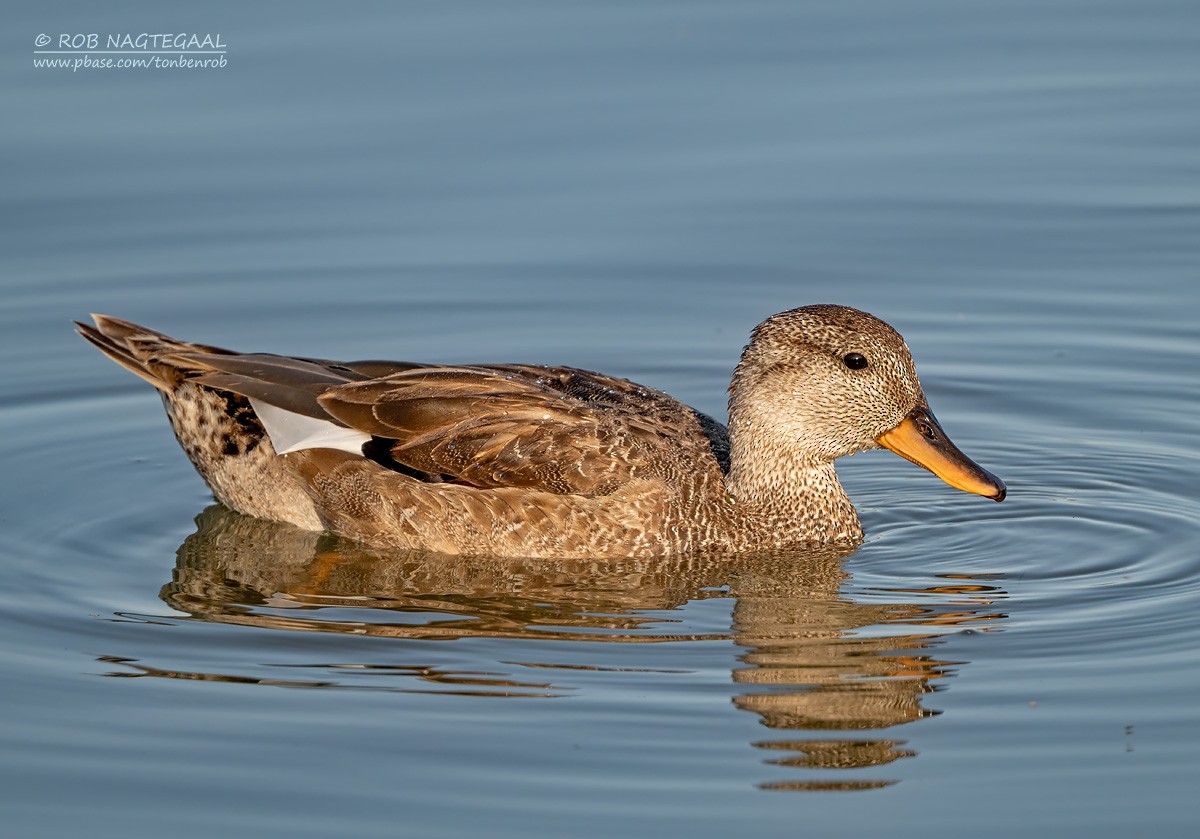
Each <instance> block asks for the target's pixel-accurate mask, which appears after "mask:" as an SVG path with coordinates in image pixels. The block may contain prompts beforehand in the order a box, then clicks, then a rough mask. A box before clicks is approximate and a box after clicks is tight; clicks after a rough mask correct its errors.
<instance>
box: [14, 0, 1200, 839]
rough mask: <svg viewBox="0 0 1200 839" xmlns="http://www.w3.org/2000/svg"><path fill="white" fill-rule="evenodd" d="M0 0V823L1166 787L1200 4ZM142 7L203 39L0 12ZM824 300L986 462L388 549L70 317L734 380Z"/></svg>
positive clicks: (598, 813)
mask: <svg viewBox="0 0 1200 839" xmlns="http://www.w3.org/2000/svg"><path fill="white" fill-rule="evenodd" d="M4 17H5V23H6V26H5V31H7V32H9V33H10V34H12V35H13V37H12V38H10V39H9V41H8V44H7V46H6V50H7V56H6V59H7V60H6V61H5V62H3V65H4V69H3V71H0V72H3V74H4V84H3V85H2V86H0V91H2V92H0V96H2V97H3V99H4V113H5V114H6V118H5V120H4V126H5V127H4V131H3V132H2V133H0V160H2V161H3V163H2V164H0V165H2V166H3V184H4V189H3V191H2V193H0V214H2V222H3V223H2V224H0V284H2V288H3V291H4V299H5V301H6V305H5V306H4V307H3V311H0V327H2V328H0V335H2V336H3V337H2V338H0V341H3V348H4V358H5V360H6V362H7V363H6V368H5V370H6V374H5V376H4V384H3V386H2V390H0V430H2V433H0V458H2V460H0V462H2V463H3V464H4V473H5V492H4V500H3V507H2V511H0V523H2V525H3V531H2V533H3V535H2V536H0V555H2V556H3V561H2V564H0V637H2V638H3V639H4V642H3V644H2V645H0V668H2V670H0V672H2V673H3V684H4V687H3V690H2V691H0V712H2V713H3V717H4V719H5V721H6V722H5V725H4V726H3V728H0V744H2V751H0V754H3V759H2V760H0V812H3V815H4V821H5V825H6V829H7V830H8V831H9V832H11V833H12V835H22V836H50V835H76V834H81V833H87V834H88V835H93V836H118V835H119V836H151V835H154V836H157V835H161V834H162V832H163V830H164V829H168V830H170V832H171V833H172V834H173V835H176V836H181V837H188V836H209V835H212V834H213V833H214V832H218V831H223V832H226V833H229V834H232V835H256V836H264V837H270V836H289V837H296V836H330V835H354V836H364V837H365V836H394V835H412V836H422V837H426V836H429V837H433V836H438V837H441V836H447V837H448V836H479V835H488V836H516V835H521V836H596V837H601V836H611V835H614V834H616V835H630V836H650V835H661V834H663V833H670V834H672V835H688V836H697V837H700V836H718V835H727V834H731V833H736V834H738V835H747V836H790V835H795V834H796V833H797V832H807V833H812V834H814V835H820V836H837V835H847V836H851V835H863V834H866V833H867V832H869V831H877V832H882V831H887V832H888V833H889V834H890V835H904V836H917V835H920V836H959V835H963V834H965V833H967V832H970V833H971V834H972V835H976V836H1008V835H1012V834H1013V833H1014V832H1016V831H1030V830H1032V831H1033V832H1034V833H1035V834H1038V835H1058V836H1084V835H1086V836H1092V837H1107V836H1113V837H1117V836H1121V837H1124V836H1130V835H1135V834H1138V835H1146V834H1150V833H1153V834H1155V835H1159V836H1191V835H1194V832H1195V830H1196V827H1197V818H1196V816H1195V811H1194V807H1193V806H1192V803H1191V799H1192V797H1193V796H1194V790H1195V788H1196V784H1197V781H1200V761H1197V758H1196V756H1195V747H1194V744H1195V743H1196V742H1197V738H1198V737H1200V720H1198V717H1197V714H1196V711H1195V696H1196V693H1197V690H1198V689H1200V665H1198V663H1197V658H1196V654H1195V650H1196V648H1197V646H1198V644H1200V623H1198V621H1197V619H1196V617H1195V615H1196V614H1197V609H1198V607H1200V584H1198V582H1197V580H1198V572H1200V561H1198V557H1197V551H1196V545H1197V536H1198V533H1197V520H1198V518H1200V503H1198V502H1197V500H1196V498H1197V494H1196V491H1195V475H1196V474H1197V471H1198V468H1200V455H1198V454H1197V447H1196V440H1197V431H1198V430H1200V428H1198V426H1200V420H1198V419H1197V411H1196V405H1197V400H1198V397H1200V380H1198V379H1197V376H1196V370H1197V369H1200V368H1198V363H1197V362H1198V355H1200V340H1198V339H1200V334H1198V328H1197V323H1200V291H1198V286H1197V269H1196V265H1197V264H1200V236H1198V235H1197V230H1200V180H1198V176H1200V152H1197V148H1198V144H1197V141H1198V140H1200V115H1198V112H1197V110H1196V108H1195V107H1194V105H1195V90H1196V86H1197V83H1198V82H1200V62H1197V60H1196V56H1197V55H1198V54H1200V50H1198V47H1200V43H1197V42H1198V41H1200V38H1198V37H1197V32H1200V29H1198V28H1197V24H1200V13H1198V11H1197V9H1196V8H1195V7H1194V5H1192V4H1187V3H1170V2H1136V3H1135V2H1131V0H1130V1H1129V2H1087V3H1083V2H1065V0H1060V1H1059V2H1049V3H1047V2H1039V3H1033V2H1016V3H1006V4H1002V5H992V6H984V5H981V4H962V3H954V2H949V0H946V1H945V2H937V0H924V1H923V2H917V3H906V4H891V3H885V2H879V1H878V0H862V2H853V3H842V4H816V3H813V4H797V3H784V2H777V3H769V2H764V3H740V4H736V5H735V4H695V3H687V4H684V3H670V2H651V3H637V4H632V3H631V4H625V3H617V4H591V5H583V4H562V3H505V4H484V3H474V4H434V5H429V4H375V5H369V4H357V5H355V6H353V7H348V8H342V7H337V8H336V9H335V8H333V7H325V6H320V5H306V4H289V6H288V7H287V12H286V14H283V13H281V11H280V9H279V8H269V7H255V8H249V9H247V8H243V7H242V6H241V5H239V4H208V5H207V6H205V7H204V8H197V9H195V10H191V11H188V12H187V13H183V14H179V13H173V15H171V16H169V17H170V18H171V19H170V20H166V21H164V17H163V15H162V14H161V11H160V10H159V9H158V7H157V6H156V5H151V4H128V5H125V6H123V7H122V8H120V9H112V8H108V7H104V8H100V7H96V6H95V5H94V4H74V5H69V4H68V5H61V6H56V7H55V8H54V9H53V10H49V9H46V8H43V7H42V6H40V5H36V4H17V5H12V4H10V5H9V6H8V7H6V9H5V11H4ZM163 27H165V28H166V29H167V30H168V31H184V30H186V31H196V32H214V33H215V32H219V33H221V34H222V37H223V39H224V41H225V42H226V43H227V45H228V56H227V61H228V64H227V66H226V67H225V68H223V69H215V70H206V71H183V70H179V69H176V70H174V71H169V70H166V69H158V70H141V71H134V70H121V71H118V70H96V71H92V72H90V73H84V72H82V71H80V72H77V73H72V72H70V71H66V70H60V69H54V70H51V69H46V68H41V69H35V68H34V67H33V66H32V63H31V58H32V56H31V53H32V50H33V48H34V47H33V43H34V39H35V37H36V36H37V35H38V34H40V33H44V32H45V33H51V34H52V35H57V34H59V33H62V32H67V33H72V32H82V33H91V32H98V33H101V34H103V33H123V32H132V33H135V34H136V33H140V32H144V31H149V32H158V31H161V30H162V28H163ZM813 302H839V303H845V304H848V305H854V306H858V307H860V308H864V309H866V310H868V311H871V312H872V313H874V314H877V315H879V316H881V317H883V318H885V319H886V320H888V321H889V322H891V323H892V324H893V325H895V326H896V327H897V328H898V329H899V330H900V331H901V332H902V333H903V334H904V335H905V336H906V337H907V339H908V341H909V344H910V345H911V347H912V348H913V351H914V354H915V355H916V359H917V363H918V368H919V370H920V371H921V374H922V377H923V380H924V383H925V386H926V390H927V392H928V394H929V397H930V400H931V403H932V405H933V407H934V409H935V410H936V411H937V413H938V415H939V417H940V418H941V420H942V421H943V423H944V425H945V426H946V427H947V430H948V431H949V432H950V434H951V436H952V437H954V439H955V440H956V442H957V443H958V444H959V445H960V446H961V447H962V448H963V449H964V450H965V451H966V452H967V453H968V454H970V455H971V456H972V457H973V458H975V459H976V460H978V462H980V463H981V464H983V465H984V466H985V467H987V468H988V469H990V470H992V471H994V472H995V473H996V474H998V475H1000V476H1001V477H1003V478H1004V479H1005V480H1006V481H1007V483H1008V485H1009V487H1010V494H1009V500H1008V501H1006V502H1005V503H1004V504H1002V505H996V504H992V503H990V502H985V501H983V500H982V499H978V498H974V497H970V496H967V495H964V494H961V493H956V492H955V491H953V490H951V489H949V488H947V487H945V486H943V485H941V484H940V483H939V482H938V481H936V479H934V478H932V477H931V476H929V475H928V474H926V473H924V472H922V471H920V470H918V469H916V468H915V467H913V466H911V465H910V464H907V463H904V462H903V461H901V460H900V459H899V458H896V457H894V456H892V455H890V454H888V453H872V454H870V455H862V456H858V457H855V458H852V459H850V460H849V461H847V462H845V464H844V466H843V467H842V469H841V472H842V475H843V479H844V482H845V484H846V485H847V488H848V490H849V492H850V494H851V496H852V497H853V498H854V500H855V502H856V504H857V505H858V507H859V509H860V512H861V513H862V514H863V519H864V523H865V525H866V527H867V530H868V539H867V542H866V543H865V544H864V545H863V546H862V547H861V548H860V549H859V550H858V551H856V552H854V553H852V554H850V555H848V556H839V555H836V554H805V555H791V556H752V557H739V558H729V559H727V560H721V559H712V560H709V561H707V562H704V563H700V562H697V561H689V560H679V561H672V562H624V561H619V560H610V561H604V562H595V563H588V562H579V561H569V562H552V561H537V562H533V561H526V562H517V561H500V560H491V561H484V560H472V561H463V560H453V561H451V560H446V559H435V558H424V559H418V558H412V557H387V556H382V557H381V556H378V555H375V554H372V553H370V552H368V551H365V550H363V549H360V548H356V547H355V546H353V545H350V544H347V543H344V542H338V541H336V540H333V539H331V538H330V537H322V536H319V535H314V534H303V533H297V532H296V531H292V530H289V529H287V528H284V527H278V526H274V525H269V524H264V523H261V522H256V521H253V520H249V519H246V518H243V517H239V516H236V515H233V514H230V513H228V512H226V511H223V510H222V509H221V508H219V507H212V506H211V505H212V501H211V498H210V497H209V496H208V495H207V494H206V491H205V489H204V487H203V485H202V483H201V482H200V481H199V479H198V478H197V477H196V476H195V474H194V473H193V471H192V470H191V468H190V467H189V466H188V464H187V463H186V461H185V459H184V457H183V455H182V454H181V453H180V452H179V451H178V448H177V446H176V444H175V442H174V440H173V438H172V436H171V433H170V431H169V428H168V426H167V424H166V422H165V420H164V418H163V417H162V415H161V409H160V408H159V406H158V400H157V398H156V396H155V395H154V393H153V392H152V391H151V390H150V389H149V388H148V387H146V386H145V385H144V384H143V383H141V382H140V381H138V380H137V379H135V378H134V377H132V376H130V375H128V374H127V373H125V372H124V371H122V370H120V369H118V368H117V367H115V366H114V365H112V364H111V363H110V362H108V361H106V360H105V359H103V358H102V357H100V356H99V355H98V354H97V353H96V352H95V351H94V350H92V349H91V348H90V347H87V346H86V345H85V344H84V343H83V342H81V341H79V340H78V339H77V338H76V337H75V336H73V335H72V334H71V333H70V330H69V327H68V321H69V320H70V319H72V318H78V317H81V316H83V315H84V314H85V313H86V312H88V311H101V312H108V313H112V314H116V315H119V316H123V317H127V318H131V319H133V320H136V321H139V322H143V323H146V324H148V325H151V326H154V327H157V328H160V329H163V330H165V331H167V332H170V333H172V334H176V335H178V336H181V337H184V338H188V339H192V340H198V341H204V342H207V343H215V344H219V345H228V346H232V347H235V348H240V349H256V350H271V351H277V352H292V353H297V354H305V355H311V356H326V357H339V356H340V357H372V356H375V357H377V356H392V357H398V358H411V359H415V360H430V361H443V362H464V361H529V362H537V363H563V364H573V365H577V366H582V367H587V368H592V369H600V370H604V371H606V372H610V373H614V374H618V375H622V376H628V377H631V378H634V379H636V380H638V381H641V382H644V383H646V384H649V385H653V386H656V387H660V388H662V389H664V390H667V391H669V392H671V393H672V394H674V395H676V396H678V397H680V398H682V399H685V400H686V401H688V402H690V403H691V404H694V405H695V406H696V407H698V408H700V409H701V410H704V411H707V412H710V413H714V414H718V415H720V414H723V409H724V406H723V402H724V388H725V386H726V385H727V382H728V375H729V372H730V370H731V369H732V366H733V363H734V362H735V360H736V358H737V354H738V352H739V350H740V348H741V346H742V344H743V343H744V341H745V339H746V335H747V334H748V332H749V330H750V328H751V327H752V326H753V325H754V324H755V323H756V322H758V321H759V320H761V319H762V318H763V317H765V316H767V315H769V314H771V313H773V312H775V311H779V310H782V309H785V308H790V307H793V306H797V305H802V304H805V303H813Z"/></svg>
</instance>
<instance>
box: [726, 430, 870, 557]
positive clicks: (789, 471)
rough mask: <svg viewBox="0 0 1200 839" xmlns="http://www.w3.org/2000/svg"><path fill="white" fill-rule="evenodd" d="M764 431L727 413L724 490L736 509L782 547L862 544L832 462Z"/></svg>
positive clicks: (851, 507)
mask: <svg viewBox="0 0 1200 839" xmlns="http://www.w3.org/2000/svg"><path fill="white" fill-rule="evenodd" d="M768 428H769V427H764V426H763V425H762V424H760V423H757V422H755V421H754V419H753V417H751V416H747V415H746V412H739V411H737V410H734V411H731V414H730V418H729V437H730V455H729V475H728V477H727V479H726V489H727V490H728V493H729V495H730V497H731V499H732V502H733V503H734V504H735V505H736V507H737V508H739V509H740V510H742V511H743V512H744V514H745V515H746V516H747V517H748V518H749V519H751V520H753V521H754V522H755V523H758V524H760V525H761V526H762V527H764V528H767V529H769V530H770V531H771V536H772V538H773V539H774V540H775V541H778V542H779V543H780V544H786V543H792V542H840V541H855V542H857V541H860V540H861V539H862V535H863V531H862V524H861V523H860V522H859V519H858V513H857V512H856V511H855V509H854V505H853V504H851V503H850V498H849V497H848V496H847V495H846V491H845V490H844V489H842V484H841V482H840V481H838V477H837V472H836V471H835V470H834V467H833V461H831V460H823V459H820V458H817V457H811V456H805V455H804V453H803V452H802V451H800V450H799V448H798V447H797V445H796V444H795V442H793V441H789V440H785V439H779V438H778V437H776V436H773V435H772V434H771V433H770V431H769V430H768Z"/></svg>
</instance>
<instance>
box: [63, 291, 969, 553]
mask: <svg viewBox="0 0 1200 839" xmlns="http://www.w3.org/2000/svg"><path fill="white" fill-rule="evenodd" d="M93 319H94V321H95V326H94V327H93V326H90V325H86V324H78V327H79V331H80V333H81V334H82V335H83V336H84V337H85V338H86V339H88V340H89V341H91V342H92V343H93V344H95V345H96V346H97V347H98V348H99V349H100V350H101V351H102V352H104V353H105V354H106V355H108V356H109V357H110V358H112V359H113V360H114V361H116V362H117V363H119V364H121V365H122V366H123V367H126V368H127V369H129V370H131V371H132V372H134V373H135V374H136V375H138V376H140V377H141V378H143V379H145V380H146V381H148V382H150V383H151V384H152V385H154V387H156V388H157V389H158V390H159V391H160V392H161V394H162V398H163V402H164V404H165V405H166V408H167V414H168V416H169V417H170V420H171V424H172V426H173V428H174V429H175V433H176V436H177V437H178V438H179V442H180V444H181V445H182V447H183V449H184V451H185V452H186V453H187V455H188V457H189V458H190V459H191V461H192V463H193V464H195V466H196V469H197V470H198V471H199V473H200V475H201V476H202V477H203V478H204V480H205V481H206V482H207V483H208V485H209V487H210V488H211V489H212V491H213V493H214V494H215V495H216V497H217V498H218V499H219V500H220V501H221V502H222V503H224V504H226V505H227V506H229V507H231V508H233V509H235V510H238V511H241V512H244V513H248V514H250V515H254V516H259V517H262V518H268V519H275V520H279V521H285V522H290V523H291V524H294V525H296V526H298V527H302V528H306V529H310V530H319V529H327V530H332V531H335V532H337V533H340V534H343V535H345V536H349V537H351V538H355V539H358V540H361V541H363V542H367V543H370V544H374V545H379V546H394V547H402V548H420V549H427V550H433V551H440V552H443V553H450V554H499V555H506V556H564V557H566V556H572V557H578V556H596V557H600V556H660V555H665V554H672V553H680V552H686V551H702V550H724V551H729V550H733V551H738V550H761V549H766V548H775V547H785V546H789V545H795V544H798V543H805V542H851V543H853V542H855V541H857V540H859V539H861V537H862V529H861V526H860V525H859V521H858V516H857V514H856V513H855V512H854V508H853V506H852V505H851V504H850V502H849V499H847V498H846V495H845V493H844V492H843V491H842V488H841V486H840V484H839V483H838V480H837V475H836V473H835V472H834V470H833V460H834V458H836V457H839V456H842V455H844V454H849V453H852V452H853V451H858V450H861V449H863V448H874V447H876V446H877V444H876V443H875V438H876V437H878V436H879V435H880V434H882V433H884V432H886V431H888V430H889V429H892V428H894V427H896V426H897V425H898V424H900V423H901V422H902V420H904V418H905V417H906V415H908V414H909V413H910V412H911V411H912V410H914V408H919V407H921V406H923V405H924V397H923V395H922V394H921V389H920V384H919V383H918V381H917V379H916V373H915V370H914V369H913V367H912V360H911V358H910V357H909V355H908V351H907V348H906V347H905V346H904V342H903V340H902V339H901V338H900V336H899V335H897V334H896V333H895V331H894V330H892V329H891V327H889V326H887V324H884V323H883V322H882V321H879V320H877V319H876V318H873V317H871V316H870V315H867V314H864V313H862V312H857V311H855V310H853V309H846V308H843V307H807V308H805V309H796V310H793V311H791V312H785V313H783V314H781V315H776V316H775V317H774V318H771V319H770V320H768V321H766V322H765V323H764V324H762V325H760V326H759V327H758V329H756V330H755V334H754V336H753V339H752V341H751V344H750V346H748V347H747V348H746V351H745V353H744V354H743V358H742V361H741V363H740V364H739V365H738V370H737V372H736V374H735V377H734V383H733V386H732V387H731V400H730V428H729V429H728V430H727V429H726V428H725V426H723V425H721V424H720V423H719V422H717V421H716V420H714V419H712V418H711V417H708V416H706V415H704V414H701V413H699V412H697V411H695V410H694V409H691V408H689V407H687V406H686V405H683V404H682V403H680V402H678V401H676V400H675V399H672V398H671V397H670V396H667V395H666V394H664V393H661V392H659V391H656V390H652V389H650V388H646V387H642V386H640V385H637V384H634V383H633V382H630V381H627V380H624V379H616V378H612V377H609V376H604V375H601V374H598V373H592V372H588V371H585V370H575V369H571V368H567V367H537V366H529V365H469V366H456V367H438V366H431V365H423V364H411V363H405V362H390V361H360V362H332V361H325V360H320V359H308V358H290V357H286V356H278V355H270V354H263V353H258V354H242V353H233V352H229V351H227V350H222V349H218V348H215V347H209V346H205V345H202V344H192V343H186V342H183V341H177V340H175V339H173V338H170V337H168V336H166V335H163V334H162V333H159V332H154V331H152V330H149V329H146V328H144V327H140V326H137V325H136V324H133V323H129V322H128V321H123V320H119V319H117V318H111V317H106V316H103V315H94V316H93ZM851 349H853V350H854V351H857V352H863V353H869V354H870V357H871V358H872V359H873V365H874V368H873V369H872V370H871V374H870V375H868V376H862V375H855V373H854V371H852V370H847V367H846V365H845V364H844V363H843V360H842V359H843V356H844V355H845V353H846V352H849V351H851ZM256 404H257V405H259V406H260V409H261V411H262V412H263V416H264V417H267V420H268V422H267V425H266V426H264V423H263V421H261V417H260V416H258V415H257V414H256V412H255V407H254V406H255V405H256ZM263 406H266V407H263ZM270 406H273V407H274V408H277V409H281V411H282V412H283V413H282V414H281V413H280V411H273V410H270V411H269V410H268V407H270ZM276 414H280V415H281V416H283V417H285V418H286V417H287V416H289V415H299V416H300V417H307V418H309V419H308V420H305V421H304V423H306V424H307V425H306V427H308V426H313V427H316V428H318V429H320V428H328V429H329V430H330V437H331V439H332V437H334V436H337V434H335V432H339V429H343V430H345V433H341V434H340V437H341V438H342V439H350V440H354V441H356V440H367V442H366V443H365V444H363V445H362V448H361V451H358V450H357V448H356V447H357V445H358V443H357V442H353V443H351V444H348V445H347V444H343V445H342V446H341V449H338V448H329V447H320V444H319V442H318V443H317V444H315V447H303V448H300V450H297V451H290V452H289V453H287V454H284V455H279V454H276V450H275V447H274V446H273V444H272V439H271V435H277V431H278V429H276V428H275V426H274V425H272V422H274V421H275V419H274V415H276ZM268 415H270V416H268ZM313 420H316V421H319V422H313ZM268 428H269V429H270V432H269V433H268ZM356 435H357V436H356ZM318 439H319V438H318ZM276 443H278V436H277V439H276ZM305 445H307V444H305ZM342 449H348V450H342ZM905 456H908V455H905ZM910 459H912V458H910ZM989 477H990V476H989ZM972 491H974V490H972Z"/></svg>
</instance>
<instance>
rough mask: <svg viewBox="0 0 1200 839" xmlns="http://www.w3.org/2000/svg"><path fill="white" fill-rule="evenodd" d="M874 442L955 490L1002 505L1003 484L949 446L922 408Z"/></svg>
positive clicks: (945, 437) (926, 410) (947, 438)
mask: <svg viewBox="0 0 1200 839" xmlns="http://www.w3.org/2000/svg"><path fill="white" fill-rule="evenodd" d="M875 442H877V443H879V445H881V446H883V447H884V448H886V449H891V450H892V451H894V452H895V453H896V454H898V455H900V456H901V457H902V458H904V459H905V460H910V461H912V462H913V463H915V464H917V465H918V466H922V467H924V468H926V469H928V470H929V471H930V472H932V473H933V474H935V475H937V476H938V477H939V478H941V479H942V480H943V481H945V482H946V483H948V484H950V486H952V487H954V488H955V489H961V490H962V491H963V492H973V493H975V494H976V495H983V496H986V497H988V498H994V499H996V500H997V501H1003V500H1004V495H1005V493H1006V492H1007V489H1006V488H1005V486H1004V481H1002V480H1000V479H999V478H997V477H996V476H995V475H993V474H992V473H991V472H989V471H987V470H986V469H984V468H983V467H981V466H979V464H977V463H975V462H974V461H973V460H971V459H970V458H969V457H967V456H966V455H965V454H963V453H962V452H961V451H959V450H958V447H957V446H955V445H954V444H953V443H951V442H950V438H949V437H947V436H946V432H945V431H943V430H942V426H941V425H940V424H938V421H937V419H935V418H934V416H933V413H932V412H931V411H930V410H929V409H928V408H926V407H924V406H920V407H917V408H916V409H914V410H913V411H912V413H910V414H909V415H908V416H907V417H905V418H904V420H903V421H902V422H901V423H900V424H899V425H897V426H896V427H895V428H893V429H892V430H891V431H885V432H884V433H883V434H880V435H879V436H878V437H876V438H875Z"/></svg>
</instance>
